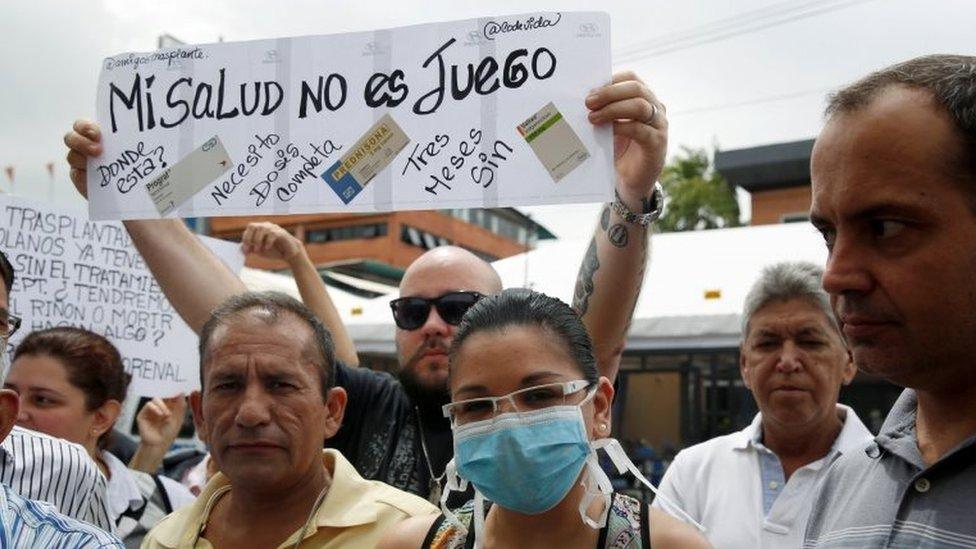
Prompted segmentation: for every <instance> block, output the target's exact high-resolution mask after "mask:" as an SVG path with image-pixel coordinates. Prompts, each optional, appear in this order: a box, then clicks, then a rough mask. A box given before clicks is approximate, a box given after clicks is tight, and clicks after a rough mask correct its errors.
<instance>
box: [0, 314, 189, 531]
mask: <svg viewBox="0 0 976 549" xmlns="http://www.w3.org/2000/svg"><path fill="white" fill-rule="evenodd" d="M129 377H130V376H129V374H127V373H126V372H125V369H124V367H123V366H122V358H121V357H120V356H119V352H118V350H117V349H116V348H115V346H114V345H112V343H110V342H109V341H108V340H107V339H105V338H104V337H102V336H100V335H98V334H96V333H94V332H90V331H88V330H84V329H81V328H71V327H57V328H49V329H46V330H40V331H37V332H32V333H31V334H29V335H28V336H27V337H25V338H24V340H23V341H21V342H20V345H18V346H17V350H16V351H15V352H14V361H13V364H12V365H11V367H10V373H9V374H8V375H7V379H6V382H5V384H4V385H5V387H6V388H8V389H13V390H14V391H17V393H18V394H20V415H19V417H18V419H17V425H20V426H21V427H25V428H27V429H33V430H35V431H40V432H42V433H45V434H48V435H51V436H55V437H59V438H63V439H65V440H68V441H70V442H74V443H76V444H80V445H81V446H83V447H84V448H85V449H86V450H87V451H88V453H89V455H91V457H92V459H93V460H95V463H96V464H97V465H98V468H99V469H100V470H101V471H102V474H103V475H105V478H106V479H107V480H108V489H107V495H108V506H109V511H110V516H111V517H112V519H113V520H115V525H116V534H117V535H118V536H119V537H120V538H121V539H122V541H123V542H125V545H126V547H139V544H140V543H141V541H142V538H143V537H144V536H145V535H146V532H148V531H149V529H150V528H152V527H153V526H155V525H156V523H158V522H159V521H160V520H162V518H163V517H164V516H166V515H167V514H169V513H170V512H172V511H173V510H175V509H178V508H179V507H181V506H183V505H186V504H188V503H191V502H192V501H193V499H194V498H193V495H192V494H190V492H189V491H188V490H187V489H186V488H184V487H183V486H182V485H180V484H179V483H177V482H175V481H173V480H171V479H168V478H165V477H161V476H158V475H150V474H147V473H143V472H140V471H133V470H131V469H128V468H127V467H126V466H125V464H123V463H122V462H121V461H120V460H119V459H118V458H116V457H115V456H114V455H112V454H111V453H109V452H108V451H106V450H105V446H106V445H107V443H108V437H109V436H110V434H111V432H112V427H113V426H114V425H115V420H116V419H117V418H118V416H119V412H120V411H121V408H122V402H123V400H124V399H125V394H126V390H127V389H128V386H129Z"/></svg>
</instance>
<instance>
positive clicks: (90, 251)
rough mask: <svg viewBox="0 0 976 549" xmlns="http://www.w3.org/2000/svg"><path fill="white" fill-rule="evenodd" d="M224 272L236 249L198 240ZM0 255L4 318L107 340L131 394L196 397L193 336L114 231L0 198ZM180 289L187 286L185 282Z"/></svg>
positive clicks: (70, 214) (236, 264)
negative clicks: (7, 272)
mask: <svg viewBox="0 0 976 549" xmlns="http://www.w3.org/2000/svg"><path fill="white" fill-rule="evenodd" d="M200 238H201V240H202V241H203V243H204V244H206V245H207V246H208V247H209V248H210V249H211V250H212V251H213V252H214V254H215V255H216V256H217V257H219V258H221V259H222V260H223V261H224V263H225V264H227V266H228V267H229V268H230V269H231V270H232V271H234V272H235V273H236V272H238V271H239V270H240V269H241V267H242V266H243V264H244V256H243V254H242V253H241V251H240V246H239V245H238V244H236V243H233V242H225V241H223V240H218V239H216V238H208V237H200ZM0 250H3V252H4V253H5V254H6V255H7V257H8V258H9V260H10V263H11V265H12V266H13V268H14V283H13V287H12V288H10V313H11V314H14V315H16V316H19V317H21V319H22V322H23V324H22V326H21V328H20V330H19V331H18V332H17V333H15V334H14V335H13V336H12V337H11V339H10V341H9V342H8V343H9V344H10V346H11V349H12V348H14V347H16V346H17V344H18V343H20V341H21V340H22V339H23V338H24V337H25V336H26V335H27V334H29V333H30V332H32V331H35V330H43V329H45V328H53V327H58V326H75V327H80V328H85V329H88V330H91V331H93V332H96V333H98V334H100V335H103V336H105V337H106V338H107V339H108V340H109V341H111V342H112V343H113V344H114V345H115V346H116V347H117V348H118V350H119V353H121V355H122V362H123V364H124V365H125V369H126V371H127V372H128V373H130V374H131V375H132V382H131V384H130V386H129V394H130V395H137V396H171V395H174V394H177V393H189V392H190V391H193V390H196V389H198V388H199V387H200V373H199V366H198V365H199V361H200V359H199V356H198V353H197V341H198V339H197V335H196V334H195V333H193V330H191V329H190V327H189V326H187V325H186V323H185V322H183V320H182V319H181V318H180V316H179V314H177V313H176V311H175V310H174V309H173V306H172V305H170V303H169V301H168V300H167V299H166V296H165V295H163V292H162V289H161V288H160V287H159V284H158V283H157V282H156V279H155V278H154V277H153V275H152V273H150V272H149V269H148V268H147V267H146V264H145V262H144V261H143V259H142V256H141V255H139V251H138V250H136V249H135V247H134V246H133V244H132V240H131V239H130V238H129V234H128V233H127V232H126V230H125V228H124V227H123V226H122V224H121V223H96V222H92V221H89V220H87V219H85V216H84V213H83V212H81V213H79V212H77V211H68V210H62V209H59V208H55V207H51V206H49V205H47V204H43V203H40V202H36V201H32V200H27V199H24V198H18V197H14V196H10V195H6V194H0ZM186 283H187V284H192V283H193V281H190V280H188V281H187V282H186Z"/></svg>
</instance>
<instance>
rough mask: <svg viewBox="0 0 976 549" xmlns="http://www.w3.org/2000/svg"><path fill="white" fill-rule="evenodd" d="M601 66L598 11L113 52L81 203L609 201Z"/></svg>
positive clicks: (603, 21)
mask: <svg viewBox="0 0 976 549" xmlns="http://www.w3.org/2000/svg"><path fill="white" fill-rule="evenodd" d="M610 70H611V67H610V22H609V17H608V16H607V15H606V14H603V13H594V12H580V13H543V14H526V15H514V16H504V17H494V18H482V19H471V20H466V21H456V22H450V23H434V24H426V25H417V26H412V27H403V28H397V29H391V30H380V31H373V32H359V33H350V34H340V35H329V36H306V37H297V38H282V39H276V40H257V41H251V42H238V43H221V44H209V45H201V46H192V47H190V46H187V47H182V48H171V49H167V50H161V51H158V52H154V53H141V54H137V53H129V54H123V55H118V56H115V57H112V58H109V59H106V60H105V62H104V65H103V67H102V72H101V77H100V79H99V88H98V105H97V107H98V109H97V110H98V121H99V124H100V125H101V127H102V134H103V140H104V144H105V150H104V153H103V154H102V155H101V156H100V157H99V158H96V159H93V160H91V161H90V163H89V170H88V174H89V175H88V178H89V180H88V188H89V193H90V196H91V202H90V204H91V214H92V218H93V219H133V218H149V217H160V216H166V215H170V213H171V212H174V211H175V212H176V214H177V215H180V216H184V217H186V216H197V215H210V216H213V215H240V214H247V213H263V214H268V213H279V214H280V213H302V212H321V211H378V210H394V209H431V208H444V207H477V206H513V205H530V204H549V203H566V202H595V201H603V200H606V199H607V198H608V197H609V196H610V194H611V191H612V181H613V150H612V148H613V147H612V140H611V133H610V129H609V128H607V127H602V128H596V127H594V126H593V125H591V124H590V123H589V122H588V121H587V118H586V115H587V110H586V107H585V105H584V98H585V97H586V95H587V94H588V92H589V91H590V90H592V89H593V88H596V87H598V86H602V85H605V84H607V83H608V82H609V79H610ZM529 126H532V127H537V128H538V130H539V131H537V132H534V133H531V134H529V133H526V132H525V131H524V130H525V128H527V127H529ZM550 129H551V130H552V131H548V130H550ZM530 140H531V142H530Z"/></svg>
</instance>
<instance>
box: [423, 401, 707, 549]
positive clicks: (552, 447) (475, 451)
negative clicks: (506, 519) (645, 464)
mask: <svg viewBox="0 0 976 549" xmlns="http://www.w3.org/2000/svg"><path fill="white" fill-rule="evenodd" d="M594 394H595V391H594V392H591V393H590V394H589V395H587V397H586V398H585V399H584V400H583V402H581V403H580V404H578V405H576V406H552V407H550V408H545V409H543V410H537V411H533V412H510V413H505V414H500V415H498V416H496V417H495V418H494V419H487V420H484V421H478V422H474V423H469V424H466V425H461V426H458V427H454V459H453V460H451V461H450V462H449V463H448V464H447V469H446V470H445V476H446V481H447V485H446V486H447V489H446V490H445V491H444V493H443V494H442V495H441V510H442V511H443V513H444V515H445V516H446V517H447V518H448V520H451V521H452V522H455V523H456V524H458V525H460V526H461V527H462V528H467V527H466V526H465V525H463V524H462V523H461V522H459V521H458V519H457V517H456V516H455V515H454V513H453V512H452V511H451V510H450V509H449V508H448V506H447V499H448V496H449V494H450V493H451V492H452V491H464V490H465V488H466V487H467V484H468V482H470V483H471V484H473V485H474V488H475V497H474V517H473V522H474V530H475V547H476V548H480V547H482V543H483V540H484V528H485V525H484V519H485V510H484V500H485V499H488V500H489V501H493V502H494V503H496V504H498V505H501V506H502V507H504V508H506V509H509V510H512V511H517V512H520V513H525V514H530V515H531V514H539V513H544V512H545V511H548V510H549V509H552V508H553V507H555V506H556V505H557V504H558V503H559V502H560V501H562V500H563V498H565V497H566V494H568V493H569V491H570V490H571V489H572V487H573V484H574V483H575V482H576V480H577V479H578V478H580V474H581V473H582V472H583V470H584V468H585V470H586V473H585V474H583V475H582V481H581V482H582V485H583V489H584V493H583V497H582V498H581V500H580V503H579V514H580V518H581V519H582V520H583V522H584V523H585V524H586V525H588V526H589V527H591V528H594V529H599V528H602V527H604V526H605V525H606V523H607V515H608V514H609V512H610V502H611V495H612V494H613V485H611V483H610V478H609V477H608V476H607V474H606V472H604V471H603V469H602V468H601V467H600V464H599V460H598V459H597V450H603V451H605V452H606V453H607V455H608V456H609V458H610V460H611V462H612V463H613V464H614V466H615V467H616V469H617V471H618V472H619V473H624V472H626V471H630V472H631V473H632V474H633V475H634V476H635V477H636V478H637V479H638V480H639V481H640V482H641V483H643V484H644V485H646V486H647V487H648V488H650V489H651V491H652V492H654V493H655V494H657V489H656V488H655V487H654V485H652V484H651V482H650V481H649V480H647V479H646V478H645V477H644V475H643V474H642V473H641V471H640V470H639V469H638V468H637V466H635V465H634V464H633V463H632V462H631V461H630V459H628V458H627V454H626V453H624V449H623V447H622V446H621V445H620V443H619V442H618V441H616V440H614V439H612V438H604V439H598V440H594V441H592V442H591V441H590V440H589V437H588V436H587V435H586V423H585V422H584V420H583V412H582V409H581V407H582V406H583V405H584V404H585V403H586V402H588V401H589V400H590V399H591V398H593V395H594ZM658 498H659V499H661V500H662V501H663V502H665V503H666V504H668V506H669V510H670V512H674V513H675V514H677V515H678V516H680V517H681V518H683V519H684V520H685V521H686V522H688V523H690V524H692V525H694V526H696V527H697V528H698V529H699V530H700V531H702V532H704V531H705V529H704V528H703V527H702V526H701V525H700V524H698V523H697V522H695V520H694V519H692V518H691V517H690V516H689V515H688V514H687V513H685V512H684V511H683V510H682V509H681V508H680V507H678V506H677V505H674V504H673V503H672V502H671V501H669V500H668V499H667V498H666V497H664V496H662V495H660V494H658ZM597 499H602V500H603V502H604V503H603V506H602V509H603V511H602V512H601V513H600V514H599V515H598V516H596V517H591V516H590V514H589V509H590V505H591V504H592V503H593V502H594V500H597Z"/></svg>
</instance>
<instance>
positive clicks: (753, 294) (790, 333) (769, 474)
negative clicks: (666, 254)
mask: <svg viewBox="0 0 976 549" xmlns="http://www.w3.org/2000/svg"><path fill="white" fill-rule="evenodd" d="M822 273H823V271H822V270H821V269H820V268H819V267H817V266H815V265H813V264H811V263H778V264H776V265H772V266H770V267H767V268H766V269H764V270H763V272H762V274H761V275H760V277H759V280H757V281H756V283H755V284H754V285H753V287H752V289H751V290H750V291H749V294H748V295H747V296H746V300H745V304H744V307H743V315H742V343H741V347H740V360H739V366H740V371H741V373H742V380H743V381H744V382H745V385H746V387H748V388H749V390H750V391H752V395H753V397H754V398H755V399H756V404H757V405H758V406H759V413H758V414H756V417H755V418H754V419H753V421H752V423H751V424H750V425H749V426H748V427H746V428H745V429H743V430H741V431H739V432H736V433H732V434H730V435H726V436H721V437H717V438H714V439H712V440H709V441H706V442H703V443H701V444H698V445H695V446H692V447H691V448H687V449H685V450H683V451H681V452H680V453H679V454H678V455H677V457H675V459H674V462H673V463H672V464H671V466H670V467H669V468H668V470H667V472H666V473H665V475H664V479H663V480H662V481H661V486H660V488H659V491H660V492H661V493H662V494H664V495H666V496H667V498H670V500H671V501H673V502H674V503H675V504H676V505H678V506H680V507H681V508H682V509H684V510H685V511H686V512H687V513H688V514H690V515H691V517H692V518H693V519H695V520H696V521H698V522H700V523H701V524H702V525H704V526H705V529H706V532H705V535H706V536H707V537H708V540H709V541H710V542H711V543H712V544H713V545H714V546H715V547H757V548H760V547H769V548H779V547H798V546H799V545H800V544H801V543H802V541H803V532H804V529H805V527H806V518H807V516H808V515H809V513H810V508H811V505H812V502H813V500H814V498H815V497H816V494H817V490H818V486H819V484H820V482H821V480H822V479H823V477H824V473H825V472H826V470H827V468H828V467H829V466H830V464H831V463H833V461H834V460H836V459H837V458H838V457H839V456H841V455H842V454H844V453H846V452H851V451H857V450H859V449H860V448H863V447H864V446H865V445H866V444H867V443H868V442H869V441H870V439H871V434H870V432H869V431H868V430H867V428H866V427H865V426H864V424H863V423H861V420H860V419H859V418H858V417H857V414H855V413H854V410H852V409H851V408H848V407H847V406H842V405H839V404H837V397H838V394H839V392H840V387H841V385H844V384H847V383H850V381H851V380H852V379H853V378H854V374H855V373H856V369H855V367H854V364H853V362H852V361H851V358H850V355H849V354H848V352H847V348H846V347H845V346H844V341H843V339H842V337H841V335H840V332H839V328H838V324H837V322H836V320H835V319H834V316H833V314H832V313H831V310H830V303H829V301H828V296H827V293H826V292H825V291H824V290H823V288H822V286H821V282H820V279H821V275H822ZM654 505H655V506H656V507H659V508H661V509H664V510H668V505H667V504H666V503H664V498H659V499H656V500H655V501H654Z"/></svg>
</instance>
